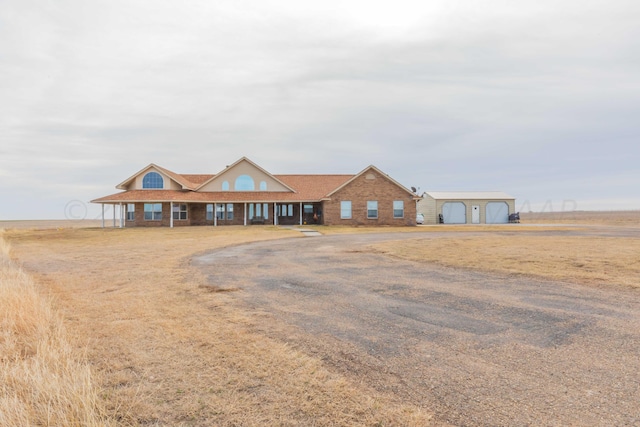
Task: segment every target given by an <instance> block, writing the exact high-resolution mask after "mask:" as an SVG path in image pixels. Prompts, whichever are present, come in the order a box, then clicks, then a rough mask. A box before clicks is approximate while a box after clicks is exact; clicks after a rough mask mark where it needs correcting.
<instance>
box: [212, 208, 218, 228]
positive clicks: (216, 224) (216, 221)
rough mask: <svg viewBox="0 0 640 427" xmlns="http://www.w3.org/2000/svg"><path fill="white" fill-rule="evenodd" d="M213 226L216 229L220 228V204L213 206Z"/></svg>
mask: <svg viewBox="0 0 640 427" xmlns="http://www.w3.org/2000/svg"><path fill="white" fill-rule="evenodd" d="M213 226H214V227H217V226H218V204H217V203H214V204H213Z"/></svg>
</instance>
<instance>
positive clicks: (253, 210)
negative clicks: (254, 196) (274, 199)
mask: <svg viewBox="0 0 640 427" xmlns="http://www.w3.org/2000/svg"><path fill="white" fill-rule="evenodd" d="M256 217H262V218H264V219H269V204H268V203H249V218H256Z"/></svg>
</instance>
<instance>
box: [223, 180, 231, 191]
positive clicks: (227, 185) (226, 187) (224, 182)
mask: <svg viewBox="0 0 640 427" xmlns="http://www.w3.org/2000/svg"><path fill="white" fill-rule="evenodd" d="M222 191H229V181H223V182H222Z"/></svg>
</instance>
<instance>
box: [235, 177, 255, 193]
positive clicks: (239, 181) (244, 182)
mask: <svg viewBox="0 0 640 427" xmlns="http://www.w3.org/2000/svg"><path fill="white" fill-rule="evenodd" d="M255 189H256V185H255V184H254V182H253V178H251V177H250V176H249V175H240V176H239V177H238V178H236V183H235V185H234V190H236V191H253V190H255Z"/></svg>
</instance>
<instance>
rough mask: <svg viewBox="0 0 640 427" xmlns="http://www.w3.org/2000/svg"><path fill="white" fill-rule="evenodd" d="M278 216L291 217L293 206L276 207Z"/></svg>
mask: <svg viewBox="0 0 640 427" xmlns="http://www.w3.org/2000/svg"><path fill="white" fill-rule="evenodd" d="M278 216H293V205H278Z"/></svg>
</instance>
